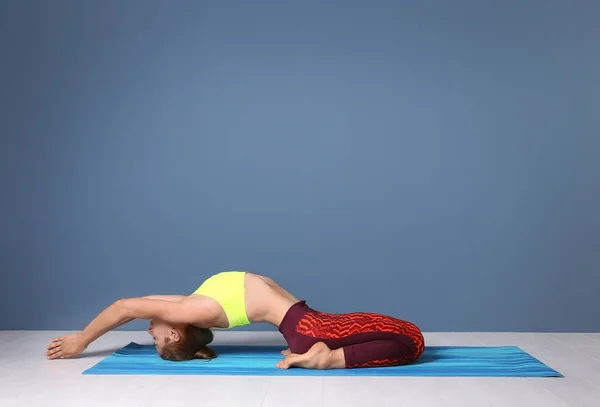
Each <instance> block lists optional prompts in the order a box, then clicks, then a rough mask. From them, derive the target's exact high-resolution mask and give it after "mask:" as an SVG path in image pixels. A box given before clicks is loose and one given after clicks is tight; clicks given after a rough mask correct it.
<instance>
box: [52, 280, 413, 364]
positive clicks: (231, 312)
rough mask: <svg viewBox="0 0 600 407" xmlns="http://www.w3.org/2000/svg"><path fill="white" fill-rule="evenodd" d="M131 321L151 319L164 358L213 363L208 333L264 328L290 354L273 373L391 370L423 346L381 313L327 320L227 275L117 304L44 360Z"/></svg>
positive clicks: (266, 283)
mask: <svg viewBox="0 0 600 407" xmlns="http://www.w3.org/2000/svg"><path fill="white" fill-rule="evenodd" d="M135 318H143V319H150V320H151V321H150V326H149V328H148V332H149V333H150V335H152V337H153V338H154V345H155V346H156V350H157V351H158V353H159V354H160V356H161V357H162V358H163V359H167V360H173V361H181V360H189V359H194V358H202V359H211V358H213V357H215V356H216V355H215V354H214V352H213V351H212V350H210V349H209V348H207V347H206V345H208V344H209V343H210V342H211V341H212V339H213V335H212V332H211V331H210V329H209V328H232V327H235V326H242V325H247V324H250V323H253V322H268V323H270V324H272V325H274V326H276V327H277V328H278V329H279V332H281V333H282V334H283V337H284V338H285V340H286V341H287V344H288V346H289V349H287V350H285V351H283V352H282V354H283V355H285V358H284V359H283V360H281V361H280V362H278V363H277V367H279V368H281V369H288V368H290V367H303V368H309V369H336V368H357V367H375V366H395V365H401V364H408V363H412V362H414V361H416V360H417V359H418V358H419V356H421V354H422V353H423V349H424V341H423V335H422V334H421V331H420V330H419V328H417V327H416V326H415V325H414V324H412V323H410V322H406V321H402V320H399V319H396V318H392V317H389V316H386V315H380V314H373V313H364V312H355V313H349V314H327V313H324V312H319V311H316V310H314V309H311V308H310V307H308V306H307V305H306V303H305V302H304V301H299V300H298V299H297V298H296V297H294V296H293V295H292V294H290V293H289V292H287V291H286V290H284V289H283V288H282V287H281V286H279V285H278V284H277V283H275V282H274V281H273V280H272V279H270V278H268V277H264V276H260V275H257V274H252V273H249V272H243V271H228V272H222V273H219V274H216V275H214V276H212V277H210V278H209V279H208V280H206V281H205V282H204V283H203V284H202V285H201V286H200V287H199V288H198V289H197V290H196V291H195V292H194V293H193V294H191V295H188V296H184V295H181V296H179V295H151V296H147V297H140V298H127V299H121V300H118V301H116V302H115V303H114V304H112V305H111V306H109V307H108V308H107V309H105V310H104V311H102V312H101V313H100V314H99V315H98V316H97V317H96V318H95V319H94V320H93V321H92V322H90V324H89V325H88V326H87V327H86V328H85V329H84V330H83V331H81V332H79V333H76V334H72V335H66V336H63V337H60V338H55V339H53V340H52V342H51V343H50V345H48V347H47V352H46V356H47V357H48V358H49V359H63V358H69V357H72V356H75V355H78V354H80V353H82V352H83V351H84V350H85V349H86V348H87V346H88V345H89V344H90V343H91V342H92V341H94V340H96V339H97V338H98V337H100V336H101V335H103V334H105V333H106V332H108V331H110V330H112V329H114V328H116V327H118V326H120V325H123V324H125V323H127V322H129V321H132V320H133V319H135Z"/></svg>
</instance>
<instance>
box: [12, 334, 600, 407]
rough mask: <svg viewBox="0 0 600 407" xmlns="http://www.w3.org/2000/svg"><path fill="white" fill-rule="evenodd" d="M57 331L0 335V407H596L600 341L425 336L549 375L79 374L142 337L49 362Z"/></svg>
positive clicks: (247, 337)
mask: <svg viewBox="0 0 600 407" xmlns="http://www.w3.org/2000/svg"><path fill="white" fill-rule="evenodd" d="M59 334H61V332H48V331H26V332H24V331H0V406H1V407H16V406H18V407H30V406H35V407H41V406H61V407H67V406H86V407H93V406H110V407H118V406H127V407H135V406H143V407H148V406H166V407H169V406H171V407H184V406H195V407H196V406H219V407H230V406H231V407H233V406H244V407H251V406H263V407H267V406H283V407H285V406H332V407H352V406H369V407H379V406H410V407H417V406H436V407H453V406H457V407H470V406H473V407H484V406H503V407H507V406H508V407H510V406H524V407H525V406H527V407H533V406H541V407H554V406H558V407H565V406H572V407H588V406H589V407H599V406H600V334H508V333H429V334H426V335H425V336H426V341H427V344H428V345H491V346H493V345H516V346H520V347H521V348H522V349H523V350H525V351H527V352H529V353H531V354H532V355H533V356H535V357H537V358H539V359H540V360H542V361H543V362H545V363H547V364H549V365H550V366H551V367H553V368H555V369H557V370H558V371H560V372H561V373H562V374H564V375H565V376H566V378H564V379H557V378H544V379H542V378H540V379H526V378H413V377H411V378H364V377H357V378H339V377H335V378H328V377H290V378H286V377H235V376H83V375H82V374H81V372H82V371H83V370H85V369H86V368H88V367H90V366H92V365H94V364H95V363H97V362H98V361H100V360H101V359H102V358H104V357H105V356H107V355H108V354H110V353H112V352H113V351H115V350H116V349H118V348H120V347H122V346H124V345H126V344H127V343H129V342H131V341H135V342H138V343H149V339H150V338H149V336H148V335H147V334H146V333H145V332H111V333H109V334H107V335H106V336H104V337H102V338H101V339H100V340H98V341H97V342H96V343H94V344H92V345H91V346H90V348H89V349H88V350H87V351H86V354H85V357H83V358H79V359H72V360H56V361H48V360H46V359H45V358H44V348H45V345H46V344H47V342H48V340H49V339H51V338H52V337H54V336H57V335H59ZM215 338H216V339H215V343H218V344H232V343H233V344H235V343H248V342H250V343H252V344H283V343H284V342H283V341H282V338H281V337H280V336H279V333H277V332H271V333H254V332H217V334H216V336H215Z"/></svg>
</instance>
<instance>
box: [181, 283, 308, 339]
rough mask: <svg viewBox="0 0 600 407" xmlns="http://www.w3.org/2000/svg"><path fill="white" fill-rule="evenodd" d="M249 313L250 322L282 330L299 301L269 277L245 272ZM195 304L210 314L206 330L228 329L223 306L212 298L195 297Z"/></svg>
mask: <svg viewBox="0 0 600 407" xmlns="http://www.w3.org/2000/svg"><path fill="white" fill-rule="evenodd" d="M244 284H245V295H246V313H247V315H248V319H249V320H250V322H267V323H270V324H272V325H274V326H276V327H279V325H280V324H281V321H282V320H283V317H284V316H285V314H286V313H287V311H288V310H289V309H290V307H291V306H292V305H294V304H295V303H296V302H298V299H297V298H296V297H294V296H293V295H292V294H290V293H289V292H287V291H286V290H285V289H283V287H281V286H279V285H278V284H277V283H276V282H275V281H273V280H272V279H270V278H268V277H264V276H261V275H258V274H253V273H246V276H245V281H244ZM188 298H189V299H190V300H192V301H199V302H202V308H203V309H204V310H206V311H207V314H208V315H210V316H211V317H209V318H208V319H204V322H203V323H202V324H199V325H198V326H200V325H202V327H204V328H227V327H228V326H229V321H228V320H227V315H226V314H225V311H224V310H223V308H222V307H221V305H220V304H219V303H218V302H217V301H215V300H214V299H212V298H209V297H206V296H204V295H198V294H192V295H190V296H189V297H188Z"/></svg>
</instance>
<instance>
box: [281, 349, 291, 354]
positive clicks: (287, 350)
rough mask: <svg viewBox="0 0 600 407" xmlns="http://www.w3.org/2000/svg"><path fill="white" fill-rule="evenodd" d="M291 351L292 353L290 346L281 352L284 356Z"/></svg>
mask: <svg viewBox="0 0 600 407" xmlns="http://www.w3.org/2000/svg"><path fill="white" fill-rule="evenodd" d="M290 353H292V351H291V350H290V348H287V349H286V350H282V351H281V354H282V355H283V356H287V355H289V354H290Z"/></svg>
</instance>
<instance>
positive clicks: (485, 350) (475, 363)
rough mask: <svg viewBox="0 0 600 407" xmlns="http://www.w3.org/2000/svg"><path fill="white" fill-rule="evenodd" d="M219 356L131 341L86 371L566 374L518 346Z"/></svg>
mask: <svg viewBox="0 0 600 407" xmlns="http://www.w3.org/2000/svg"><path fill="white" fill-rule="evenodd" d="M213 349H214V350H215V351H216V352H217V354H218V357H217V358H216V359H213V360H210V361H207V360H192V361H186V362H169V361H165V360H163V359H161V358H160V356H158V354H157V353H156V350H155V348H154V346H152V345H138V344H137V343H133V342H132V343H130V344H129V345H127V346H125V347H124V348H122V349H120V350H118V351H117V352H115V353H113V354H112V355H110V356H108V357H107V358H105V359H104V360H102V361H100V362H99V363H98V364H96V365H95V366H92V367H91V368H89V369H88V370H86V371H85V372H83V374H87V375H243V376H463V377H465V376H486V377H563V376H562V375H561V374H560V373H558V372H557V371H555V370H554V369H552V368H550V367H548V366H546V365H545V364H543V363H542V362H540V361H539V360H537V359H536V358H534V357H533V356H531V355H530V354H528V353H526V352H523V351H522V350H521V349H519V348H517V347H514V346H501V347H464V346H431V347H427V348H426V349H425V352H424V353H423V355H422V356H421V358H420V359H419V360H418V361H417V362H416V363H414V364H411V365H407V366H394V367H378V368H361V369H335V370H309V369H300V368H292V369H288V370H280V369H278V368H276V367H275V363H277V361H279V360H281V359H282V357H283V356H282V355H281V354H280V352H281V350H283V348H282V347H275V346H215V347H214V348H213Z"/></svg>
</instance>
